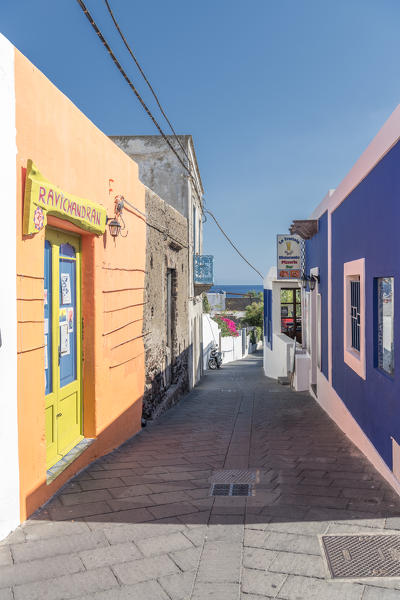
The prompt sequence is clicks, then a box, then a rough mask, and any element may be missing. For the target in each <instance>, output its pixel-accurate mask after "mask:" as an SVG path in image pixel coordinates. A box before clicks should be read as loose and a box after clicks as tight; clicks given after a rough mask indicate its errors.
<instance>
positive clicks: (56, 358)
mask: <svg viewBox="0 0 400 600" xmlns="http://www.w3.org/2000/svg"><path fill="white" fill-rule="evenodd" d="M44 280H45V377H46V380H45V382H46V446H47V466H48V468H49V467H51V466H52V465H54V464H55V463H56V462H57V461H58V460H60V458H62V457H63V456H65V454H67V453H68V452H69V451H70V450H71V449H72V448H73V447H74V446H75V445H76V444H77V443H78V442H79V441H80V440H81V439H82V437H83V435H82V392H81V363H82V352H81V333H82V332H81V273H80V238H79V237H78V236H74V235H72V234H67V233H64V232H62V231H58V230H53V229H48V230H47V231H46V242H45V278H44ZM46 332H47V333H46Z"/></svg>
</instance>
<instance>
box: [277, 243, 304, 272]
mask: <svg viewBox="0 0 400 600" xmlns="http://www.w3.org/2000/svg"><path fill="white" fill-rule="evenodd" d="M276 246H277V275H278V279H300V276H301V246H302V239H301V238H300V237H299V236H297V235H290V234H287V235H285V234H283V235H277V236H276Z"/></svg>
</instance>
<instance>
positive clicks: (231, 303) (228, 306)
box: [225, 296, 259, 310]
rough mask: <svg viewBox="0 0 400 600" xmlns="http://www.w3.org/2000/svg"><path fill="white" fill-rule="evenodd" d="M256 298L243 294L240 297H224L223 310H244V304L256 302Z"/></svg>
mask: <svg viewBox="0 0 400 600" xmlns="http://www.w3.org/2000/svg"><path fill="white" fill-rule="evenodd" d="M258 301H259V300H258V298H251V297H250V296H244V297H241V298H226V300H225V310H245V308H246V306H249V304H251V303H252V302H258Z"/></svg>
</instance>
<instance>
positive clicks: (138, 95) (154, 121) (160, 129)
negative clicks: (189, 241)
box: [77, 0, 264, 279]
mask: <svg viewBox="0 0 400 600" xmlns="http://www.w3.org/2000/svg"><path fill="white" fill-rule="evenodd" d="M105 1H106V5H107V8H108V10H109V12H110V15H111V17H112V19H113V21H114V24H115V26H116V28H117V30H118V32H119V33H120V35H121V37H122V39H123V41H124V43H125V46H126V47H127V48H128V51H129V52H130V54H131V56H132V58H133V59H134V61H135V63H136V64H137V66H138V68H139V70H140V71H141V73H142V75H143V77H144V78H145V80H146V82H147V84H148V85H149V87H150V89H151V90H152V87H151V85H150V83H149V82H148V81H147V78H146V77H145V75H144V73H143V72H142V69H141V68H140V66H139V64H138V62H137V60H136V59H135V57H134V55H133V52H132V51H131V50H130V48H129V46H128V44H127V42H126V40H125V38H124V36H123V34H122V32H121V31H120V29H119V27H118V24H117V22H116V20H115V18H114V16H113V13H112V11H111V8H110V6H109V4H108V2H107V0H105ZM77 2H78V4H79V6H80V7H81V9H82V11H83V13H84V15H85V16H86V17H87V19H88V21H89V23H90V24H91V26H92V28H93V29H94V31H95V33H96V35H97V36H98V37H99V39H100V41H101V42H102V44H103V45H104V47H105V48H106V50H107V51H108V53H109V55H110V57H111V59H112V61H113V62H114V64H115V66H116V67H117V69H118V70H119V72H120V73H121V75H122V76H123V78H124V79H125V81H126V82H127V84H128V85H129V87H130V88H131V90H132V91H133V93H134V94H135V96H136V97H137V99H138V100H139V102H140V104H141V105H142V107H143V108H144V110H145V111H146V113H147V115H148V116H149V117H150V119H151V120H152V121H153V123H154V125H155V126H156V127H157V129H158V131H159V132H160V134H161V136H162V137H163V139H164V140H165V142H166V143H167V144H168V146H169V148H170V149H171V150H172V152H173V153H174V154H175V156H176V158H177V159H178V161H179V162H180V164H181V165H182V166H183V168H184V169H185V171H187V173H188V174H189V177H190V178H191V179H192V181H193V183H194V185H195V188H196V192H197V193H198V190H197V182H196V181H195V178H194V177H193V174H192V169H191V168H192V165H191V161H190V160H189V159H188V160H189V167H188V166H187V165H186V164H185V163H184V161H183V160H182V158H181V157H180V156H179V154H178V153H177V151H176V149H175V148H174V147H173V145H172V144H171V142H170V141H169V139H168V136H167V135H166V134H165V133H164V131H163V130H162V128H161V127H160V125H159V123H158V122H157V120H156V119H155V117H154V116H153V114H152V113H151V111H150V109H149V107H148V106H147V105H146V103H145V102H144V100H143V98H142V97H141V95H140V94H139V92H138V90H137V89H136V87H135V86H134V84H133V83H132V81H131V80H130V78H129V77H128V75H127V73H126V72H125V70H124V69H123V67H122V65H121V63H120V62H119V60H118V59H117V57H116V56H115V54H114V52H113V51H112V49H111V47H110V45H109V44H108V42H107V41H106V39H105V37H104V36H103V34H102V33H101V31H100V29H99V27H98V26H97V25H96V23H95V21H94V19H93V17H92V15H91V14H90V12H89V11H88V9H87V7H86V5H85V3H84V2H83V0H77ZM152 92H153V95H154V96H155V98H156V95H155V93H154V91H153V90H152ZM156 101H157V104H158V105H159V107H160V110H161V112H162V114H163V115H164V117H165V119H166V120H167V122H168V124H169V125H170V127H171V129H172V131H173V132H174V135H175V138H176V139H178V138H177V135H176V133H175V131H174V129H173V128H172V126H171V124H170V122H169V120H168V118H167V117H166V115H165V113H164V111H163V110H162V108H161V105H160V104H159V102H158V99H157V98H156ZM184 153H185V156H186V158H188V157H187V155H186V152H185V151H184ZM200 198H201V195H200V197H199V199H200ZM127 204H128V205H129V206H131V208H133V209H134V210H136V211H137V212H138V213H140V214H142V215H143V216H145V217H146V215H144V213H142V212H141V211H140V210H139V209H137V208H136V207H135V206H133V205H132V204H130V203H129V202H127ZM201 210H202V212H203V214H204V213H208V214H209V215H210V216H211V217H212V218H213V219H214V221H215V224H216V225H217V227H218V229H219V230H220V231H221V233H222V234H223V235H224V237H225V238H226V239H227V240H228V242H229V243H230V244H231V246H232V247H233V248H234V250H235V251H236V252H237V253H238V254H239V256H240V257H241V258H242V259H243V260H244V261H245V262H246V263H247V264H248V265H249V267H251V268H252V269H253V271H255V272H256V273H257V274H258V275H259V276H260V277H261V279H264V276H263V275H262V274H261V273H260V271H259V270H258V269H256V268H255V267H254V266H253V265H252V264H251V263H250V262H249V261H248V260H247V258H245V257H244V256H243V254H242V253H241V252H240V251H239V250H238V248H237V247H236V246H235V244H234V243H233V242H232V240H231V239H230V238H229V236H228V235H227V234H226V233H225V231H224V230H223V229H222V227H221V225H220V224H219V223H218V221H217V219H216V217H215V216H214V215H213V213H212V212H211V211H210V210H208V209H205V208H203V207H201Z"/></svg>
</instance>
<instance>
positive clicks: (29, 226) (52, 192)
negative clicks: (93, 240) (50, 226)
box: [24, 160, 106, 235]
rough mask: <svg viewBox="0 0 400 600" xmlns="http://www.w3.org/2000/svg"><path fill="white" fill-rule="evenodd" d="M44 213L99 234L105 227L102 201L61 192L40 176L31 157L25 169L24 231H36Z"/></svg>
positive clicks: (41, 225) (43, 219)
mask: <svg viewBox="0 0 400 600" xmlns="http://www.w3.org/2000/svg"><path fill="white" fill-rule="evenodd" d="M47 215H54V216H55V217H59V218H61V219H66V220H67V221H70V222H71V223H74V225H77V226H78V227H80V228H81V229H85V230H86V231H90V232H91V233H95V234H97V235H102V234H103V233H104V231H105V229H106V209H105V208H104V206H101V204H97V203H96V202H92V201H91V200H84V199H83V198H78V197H77V196H72V195H71V194H67V193H66V192H63V191H62V190H61V189H60V188H59V187H57V186H55V185H53V184H52V183H50V182H49V181H47V179H45V178H44V177H43V175H42V174H41V173H40V171H39V170H38V169H37V168H36V167H35V165H34V164H33V162H32V161H31V160H28V165H27V169H26V183H25V198H24V234H25V235H30V234H32V233H38V232H39V231H41V229H43V227H45V225H46V223H47Z"/></svg>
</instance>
